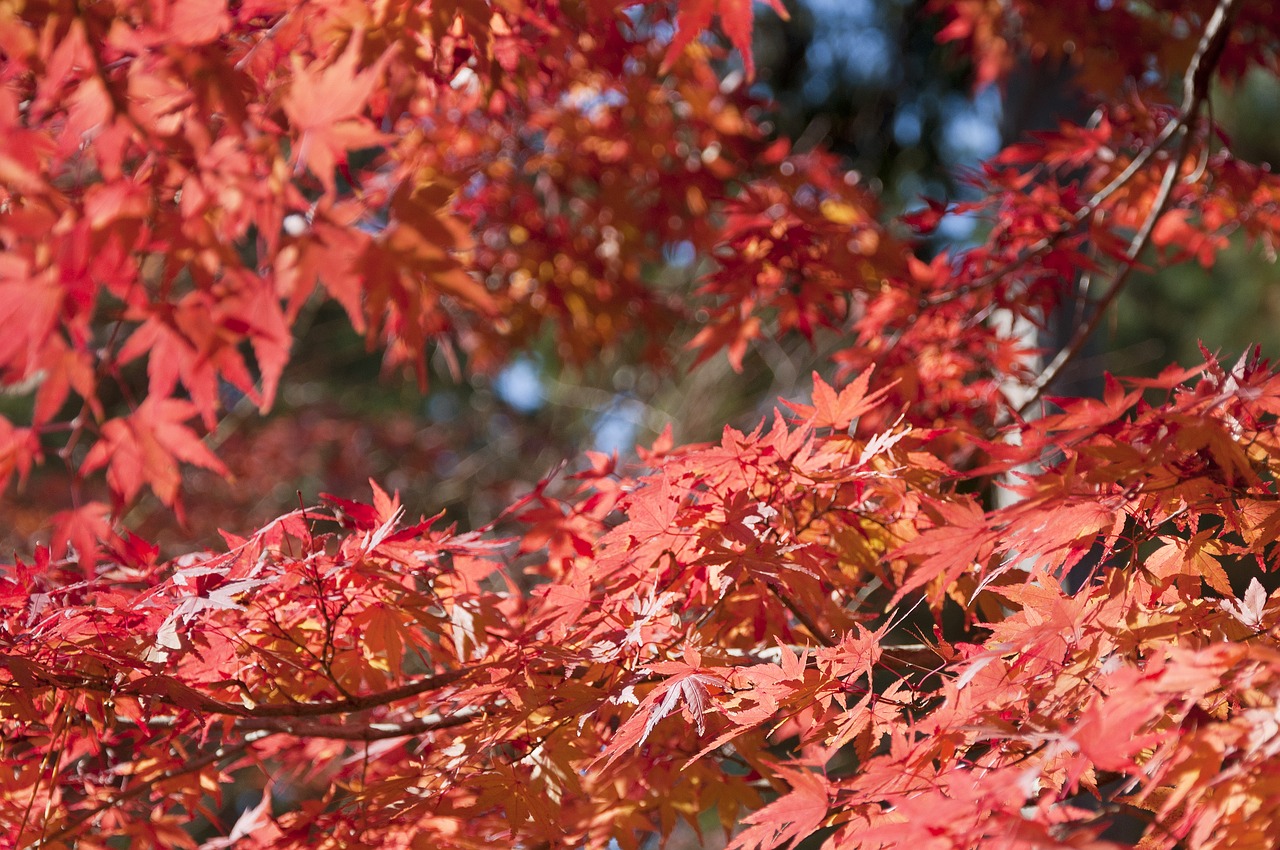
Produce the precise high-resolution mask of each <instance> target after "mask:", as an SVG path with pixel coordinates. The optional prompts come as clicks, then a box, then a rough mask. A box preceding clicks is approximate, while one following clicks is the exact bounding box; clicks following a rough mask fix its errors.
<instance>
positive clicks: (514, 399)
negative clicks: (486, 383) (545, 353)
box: [493, 357, 547, 413]
mask: <svg viewBox="0 0 1280 850" xmlns="http://www.w3.org/2000/svg"><path fill="white" fill-rule="evenodd" d="M493 391H494V392H495V393H497V394H498V398H500V399H502V400H503V401H504V402H506V403H507V404H508V405H510V406H511V407H512V408H513V409H515V410H518V411H519V412H521V413H533V412H535V411H537V410H538V409H539V408H541V407H542V406H543V405H544V404H545V403H546V400H547V398H546V392H545V391H544V389H543V386H542V370H541V369H540V368H539V367H538V364H537V363H535V362H534V361H533V360H531V359H529V358H527V357H520V358H518V359H516V360H513V361H512V362H511V363H509V364H508V365H507V366H506V368H504V369H503V370H502V371H501V372H499V373H498V377H497V378H495V379H494V381H493Z"/></svg>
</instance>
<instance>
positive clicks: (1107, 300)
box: [1017, 0, 1239, 416]
mask: <svg viewBox="0 0 1280 850" xmlns="http://www.w3.org/2000/svg"><path fill="white" fill-rule="evenodd" d="M1238 2H1239V0H1219V2H1218V5H1217V8H1215V9H1214V11H1213V15H1212V17H1210V18H1209V22H1208V23H1207V24H1206V25H1205V30H1204V34H1203V35H1202V36H1201V37H1200V43H1199V45H1198V46H1197V47H1196V52H1195V55H1194V56H1192V57H1191V63H1190V64H1189V65H1188V66H1187V71H1186V74H1185V75H1184V76H1183V99H1182V111H1181V113H1180V114H1179V116H1178V119H1177V120H1176V121H1175V122H1173V123H1171V124H1170V126H1173V127H1176V128H1177V129H1178V130H1179V131H1181V133H1182V143H1181V144H1180V145H1179V146H1178V150H1177V152H1176V153H1175V155H1174V157H1173V160H1172V161H1171V162H1170V163H1169V165H1168V167H1167V168H1166V169H1165V172H1164V177H1163V179H1162V180H1161V181H1160V188H1159V190H1158V191H1157V192H1156V196H1155V199H1154V200H1153V201H1152V205H1151V211H1150V212H1149V213H1147V217H1146V219H1145V220H1144V221H1143V223H1142V227H1140V228H1139V229H1138V232H1137V233H1135V234H1134V236H1133V239H1132V240H1131V241H1130V242H1129V248H1128V250H1126V251H1125V257H1124V263H1123V265H1122V267H1121V268H1120V269H1119V270H1118V271H1117V272H1116V275H1115V278H1114V279H1113V280H1112V281H1111V286H1110V287H1108V288H1107V291H1106V292H1105V293H1104V294H1103V296H1102V297H1101V298H1100V299H1098V301H1097V303H1096V304H1095V305H1094V312H1093V315H1092V316H1091V317H1090V319H1089V321H1088V322H1086V323H1085V324H1084V325H1082V326H1081V327H1080V328H1079V329H1078V330H1077V331H1076V333H1075V335H1074V336H1073V337H1072V338H1071V341H1070V342H1069V343H1068V344H1067V345H1066V346H1065V347H1064V348H1063V349H1062V350H1061V351H1059V352H1058V355H1057V356H1056V357H1054V359H1053V362H1051V363H1050V364H1049V365H1048V366H1047V367H1046V368H1045V369H1044V371H1042V372H1041V373H1040V376H1039V377H1038V378H1037V379H1036V381H1035V383H1033V384H1032V385H1031V387H1030V388H1029V389H1030V395H1029V397H1028V398H1027V399H1025V400H1024V401H1023V402H1022V403H1021V404H1019V405H1018V407H1017V412H1018V415H1020V416H1021V415H1023V414H1025V413H1026V412H1027V410H1029V409H1030V408H1031V406H1032V405H1034V404H1035V403H1036V402H1037V401H1039V399H1040V396H1041V394H1042V393H1043V392H1044V391H1045V389H1046V388H1047V387H1048V386H1049V385H1050V384H1051V383H1053V381H1054V380H1055V379H1056V378H1057V377H1058V376H1059V375H1061V374H1062V371H1063V370H1064V369H1065V368H1066V367H1067V366H1068V365H1070V364H1071V362H1072V361H1073V360H1075V358H1076V357H1077V356H1078V355H1079V354H1080V352H1081V351H1082V350H1083V349H1084V345H1085V343H1086V342H1087V341H1088V339H1089V337H1090V336H1092V335H1093V332H1094V330H1096V329H1097V327H1098V325H1099V323H1100V322H1101V321H1102V317H1103V316H1104V315H1105V314H1106V312H1107V308H1109V307H1110V306H1111V305H1112V304H1113V303H1114V302H1115V300H1116V298H1117V297H1119V295H1120V292H1121V290H1123V289H1124V285H1125V284H1126V283H1127V282H1128V280H1129V278H1130V276H1132V274H1133V271H1134V269H1135V268H1136V266H1137V259H1138V256H1139V255H1140V254H1141V253H1142V252H1143V251H1144V250H1145V249H1146V247H1147V245H1148V244H1149V243H1150V241H1151V234H1152V232H1153V231H1154V230H1155V226H1156V222H1157V221H1158V220H1159V219H1160V216H1162V215H1163V214H1164V212H1165V210H1166V209H1167V207H1168V205H1169V201H1170V199H1171V197H1172V195H1173V187H1174V184H1175V183H1176V182H1177V177H1178V173H1179V171H1180V170H1181V169H1182V163H1183V161H1184V160H1185V159H1186V157H1187V155H1188V154H1189V153H1190V151H1191V143H1192V141H1193V140H1194V138H1195V129H1196V124H1197V123H1198V119H1199V117H1200V112H1201V110H1202V109H1203V108H1204V104H1205V101H1206V100H1207V99H1208V96H1209V80H1210V79H1211V76H1212V73H1213V69H1214V68H1215V67H1216V65H1217V63H1218V60H1219V59H1220V58H1221V56H1222V50H1223V47H1224V46H1225V45H1226V41H1227V35H1228V34H1229V33H1230V26H1229V23H1230V21H1231V19H1232V18H1233V17H1234V16H1235V12H1236V8H1237V5H1238ZM1166 129H1167V128H1166Z"/></svg>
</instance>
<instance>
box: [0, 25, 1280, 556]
mask: <svg viewBox="0 0 1280 850" xmlns="http://www.w3.org/2000/svg"><path fill="white" fill-rule="evenodd" d="M787 5H788V7H789V9H790V11H791V17H790V20H789V21H783V20H781V19H779V18H778V17H776V16H775V15H773V14H772V13H770V12H767V11H762V13H761V16H760V18H759V20H758V21H757V29H756V62H757V66H758V69H759V72H758V77H757V80H756V82H755V84H754V85H755V89H754V92H755V93H757V94H758V95H759V96H760V98H761V99H762V101H763V102H764V103H765V104H766V105H765V106H764V107H763V108H765V109H768V110H769V112H770V118H769V121H770V123H771V132H773V133H776V134H777V135H779V136H785V137H788V138H790V139H791V140H792V141H793V144H794V146H795V147H796V148H798V149H800V150H802V151H803V150H808V149H812V148H817V147H827V148H830V149H831V150H833V151H835V152H837V153H838V154H840V155H841V156H842V157H844V158H846V159H847V160H848V162H849V163H850V165H851V166H852V167H853V168H855V169H856V170H857V171H858V172H859V173H860V174H861V178H860V179H862V180H864V181H867V182H868V183H869V185H870V187H871V188H872V189H874V190H875V191H876V192H877V194H879V195H881V197H882V198H883V203H884V213H885V215H886V216H889V215H894V214H897V213H900V212H904V211H908V210H911V209H913V208H916V207H918V206H920V205H921V204H922V203H923V198H926V197H928V198H934V199H942V200H959V199H964V198H966V197H971V194H970V193H972V192H973V191H974V190H973V189H972V187H971V184H970V183H969V182H968V181H966V179H965V176H966V174H967V173H968V172H969V170H970V169H972V168H974V167H975V166H976V165H977V163H978V162H979V161H980V160H981V159H983V158H985V157H988V156H990V155H992V154H994V153H995V152H996V151H997V150H999V148H1000V147H1001V146H1002V145H1003V144H1004V143H1006V142H1007V141H1011V140H1014V139H1016V138H1020V137H1022V136H1023V135H1024V134H1025V133H1027V132H1029V131H1031V130H1034V129H1043V128H1051V127H1053V126H1055V125H1056V124H1057V123H1058V122H1059V121H1061V120H1073V121H1086V120H1087V119H1088V115H1089V111H1090V106H1089V105H1088V104H1087V103H1084V102H1082V99H1081V98H1080V96H1079V95H1078V94H1077V93H1076V92H1075V91H1074V90H1073V88H1072V86H1071V76H1072V69H1071V68H1070V67H1049V66H1044V65H1043V64H1040V65H1038V64H1036V63H1034V62H1031V61H1030V60H1027V61H1026V66H1025V68H1024V69H1022V70H1021V71H1020V73H1018V74H1015V75H1014V77H1013V80H1012V81H1011V83H1010V85H1009V87H1008V88H1007V89H1006V90H1004V91H1000V90H997V89H995V88H988V89H985V90H982V91H978V92H974V91H973V90H972V86H971V75H970V72H969V69H968V68H967V67H966V65H965V63H964V62H962V61H959V60H958V59H957V58H956V57H955V56H954V55H953V54H954V52H953V51H952V50H951V49H950V48H946V47H941V46H939V45H938V44H937V42H936V39H935V35H936V33H937V29H938V27H939V26H940V23H941V22H940V21H939V20H938V19H936V18H934V17H932V16H930V15H929V14H928V13H927V10H926V8H925V3H923V2H918V0H911V2H903V0H788V4H787ZM730 61H731V64H729V65H728V66H726V67H725V69H724V73H725V74H726V77H733V75H738V78H739V79H740V77H741V68H740V67H739V66H735V65H734V64H732V62H733V61H735V60H730ZM1214 112H1215V116H1216V118H1217V119H1218V120H1219V121H1220V122H1221V123H1222V125H1223V127H1224V129H1225V130H1226V132H1227V133H1228V135H1229V136H1230V137H1232V138H1233V139H1234V145H1235V149H1236V151H1237V152H1238V153H1239V154H1240V155H1241V156H1243V157H1245V158H1248V159H1251V160H1253V161H1256V162H1268V163H1274V162H1277V161H1280V137H1277V136H1276V135H1275V134H1274V132H1272V129H1271V123H1272V120H1271V118H1272V116H1274V115H1276V114H1278V113H1280V87H1277V85H1276V83H1275V80H1274V79H1270V80H1269V79H1266V78H1264V77H1262V76H1258V77H1256V78H1250V79H1248V80H1247V81H1246V82H1245V83H1244V84H1243V85H1241V86H1239V87H1238V88H1237V89H1235V90H1233V91H1220V92H1217V93H1216V94H1215V97H1214ZM981 237H982V233H981V232H979V231H978V230H977V229H976V225H975V222H974V221H973V220H970V219H965V218H959V217H954V216H952V217H948V218H947V219H946V220H945V221H944V223H943V226H942V227H941V228H940V230H939V236H938V237H937V239H938V242H937V244H936V245H935V246H933V247H935V248H941V247H943V246H948V245H949V246H954V247H961V246H963V245H964V244H965V243H966V242H967V241H970V240H977V239H980V238H981ZM667 259H668V262H667V264H666V265H665V266H664V267H656V268H653V269H652V270H651V271H650V274H651V275H652V280H653V283H654V285H656V286H663V287H668V288H671V289H673V290H677V291H689V290H690V289H691V288H692V287H693V285H694V284H695V282H696V280H697V277H698V276H699V274H700V272H701V270H702V269H703V268H705V266H702V265H701V262H702V261H700V260H699V259H698V258H693V257H686V256H683V255H682V254H681V253H680V251H678V250H673V251H671V252H668V257H667ZM1153 260H1154V258H1153ZM1274 278H1275V269H1274V266H1273V265H1272V258H1271V257H1270V256H1269V255H1268V254H1267V252H1266V250H1265V249H1263V248H1261V247H1259V246H1247V245H1244V244H1237V245H1235V246H1234V247H1233V248H1232V250H1230V251H1229V252H1227V253H1226V254H1224V255H1223V256H1222V257H1221V259H1220V260H1219V262H1218V263H1217V264H1216V265H1215V266H1214V267H1212V268H1210V269H1204V268H1201V267H1200V266H1198V265H1196V264H1195V263H1194V261H1193V262H1189V263H1180V264H1178V265H1176V266H1171V267H1158V266H1155V265H1153V271H1152V273H1149V274H1145V275H1140V276H1135V279H1134V280H1132V282H1131V283H1130V284H1129V287H1128V291H1127V292H1126V293H1125V295H1124V298H1123V300H1122V301H1121V303H1120V305H1119V307H1118V309H1117V310H1116V311H1115V316H1114V317H1113V319H1112V320H1111V321H1109V322H1108V323H1107V324H1106V325H1104V331H1103V337H1102V338H1101V339H1099V340H1097V345H1096V347H1095V351H1094V354H1093V355H1092V356H1091V357H1089V358H1087V359H1086V360H1085V361H1083V362H1082V372H1083V375H1078V377H1082V376H1083V377H1088V376H1089V375H1093V376H1097V375H1100V374H1101V371H1102V370H1103V369H1104V368H1105V369H1108V370H1110V371H1114V372H1116V373H1118V374H1144V373H1151V372H1154V371H1158V369H1159V368H1160V367H1161V366H1162V365H1164V364H1166V363H1168V362H1171V361H1175V360H1176V361H1180V362H1183V363H1194V362H1197V361H1198V360H1199V359H1200V358H1199V355H1198V353H1197V347H1198V344H1199V342H1200V341H1203V343H1204V345H1205V346H1206V347H1207V348H1209V349H1210V350H1219V351H1221V352H1223V354H1224V356H1228V357H1229V356H1232V355H1233V354H1234V353H1237V352H1239V351H1240V350H1242V349H1243V348H1244V346H1245V345H1246V344H1248V343H1249V342H1251V341H1256V342H1260V343H1261V344H1262V346H1263V351H1264V354H1275V353H1277V352H1280V333H1278V332H1277V330H1276V327H1277V322H1276V319H1277V317H1280V289H1278V288H1277V287H1276V286H1275V285H1274V283H1275V280H1274ZM302 327H304V328H305V330H304V332H303V333H302V334H301V335H300V337H299V338H298V340H297V341H296V343H295V350H294V351H295V353H294V357H293V360H292V362H291V364H290V366H289V367H288V370H287V371H286V373H285V378H284V381H283V383H282V387H283V390H282V395H281V398H280V400H279V402H278V405H277V408H276V409H275V410H274V411H273V412H272V414H271V415H270V416H269V417H266V418H262V417H260V416H258V414H257V412H256V410H255V409H254V408H253V406H252V405H250V404H248V403H247V402H245V401H243V400H238V399H236V398H228V399H227V401H228V402H229V408H230V410H231V412H230V414H229V415H228V416H227V417H226V420H225V421H224V422H223V424H222V426H221V427H220V428H219V430H218V432H217V433H216V434H215V435H214V436H213V438H212V442H213V443H214V444H216V449H217V451H218V453H219V454H220V456H221V457H223V458H224V460H225V461H226V462H227V464H228V466H229V467H230V468H231V469H232V471H233V472H234V475H235V477H234V479H233V480H231V481H223V480H221V479H219V478H217V477H216V476H213V475H210V474H208V473H205V472H201V471H193V472H190V473H189V481H188V485H187V490H186V491H187V492H188V493H189V494H190V495H189V496H188V497H187V503H188V504H187V507H188V528H187V529H185V530H175V529H173V527H172V523H171V519H170V515H169V514H168V512H167V511H165V510H163V509H162V508H160V506H159V505H156V504H151V503H144V504H143V505H141V506H139V507H138V508H136V509H135V510H134V512H133V514H132V515H131V516H130V517H128V518H127V519H128V524H129V525H130V526H131V527H132V528H134V529H135V530H137V531H138V532H139V534H141V535H142V536H143V537H146V538H148V539H153V540H159V541H161V544H162V546H163V547H165V548H170V549H172V551H173V552H178V551H184V550H189V549H190V548H192V547H193V546H211V545H212V546H216V545H217V544H218V538H217V530H218V529H219V528H226V529H228V530H234V531H241V532H243V531H245V530H247V529H249V528H252V527H255V526H256V525H258V524H260V523H261V522H262V521H264V520H266V519H269V518H270V517H272V516H275V515H277V514H279V513H281V512H284V511H287V510H290V509H292V508H294V507H296V506H297V505H298V504H299V502H300V501H301V502H302V503H305V504H312V503H314V501H315V500H316V498H317V496H318V494H319V493H321V492H332V493H335V494H339V495H342V496H344V497H347V498H364V497H366V496H367V494H368V492H369V491H368V485H367V483H366V482H367V480H368V479H369V478H373V479H375V480H376V481H378V482H379V483H380V484H381V485H382V486H384V487H386V488H387V489H397V490H400V491H401V493H402V496H403V499H404V502H405V503H406V505H407V506H408V508H409V511H410V513H411V514H419V513H421V514H426V515H431V514H434V513H437V512H439V511H442V510H443V511H445V513H446V516H447V518H448V519H449V520H450V521H455V522H458V523H459V524H460V525H461V526H463V527H477V526H480V525H483V524H485V523H487V522H489V521H490V520H492V519H493V518H494V517H496V516H498V515H499V514H500V512H501V511H502V509H503V508H504V507H506V506H507V505H509V504H511V502H512V501H513V500H514V499H515V498H517V497H518V496H519V495H520V494H521V493H523V492H526V491H527V490H528V489H529V488H531V487H532V486H534V485H535V484H536V482H537V481H538V480H539V479H540V478H542V477H543V476H545V475H546V474H548V473H549V472H551V471H552V470H554V469H556V468H557V467H558V466H559V465H560V464H562V463H563V462H564V461H566V460H569V461H570V462H581V460H580V458H581V456H582V453H583V451H584V450H588V449H594V450H598V451H604V452H618V453H619V454H621V455H623V456H626V455H628V454H631V453H632V452H633V449H632V447H633V446H634V445H635V444H636V443H637V442H638V443H640V444H647V443H650V442H652V441H653V440H654V439H655V438H656V437H657V436H658V435H659V434H660V433H661V432H662V430H663V429H664V428H665V427H667V426H671V428H672V429H673V436H674V438H675V440H676V441H677V443H680V442H691V441H703V440H714V439H717V438H718V437H719V433H720V430H721V428H722V427H723V426H724V424H726V423H728V424H732V425H734V426H735V427H739V428H747V429H749V428H751V427H753V426H754V425H755V424H756V423H757V422H758V421H759V420H760V418H761V417H762V416H764V415H767V414H768V413H769V412H770V411H771V410H772V408H773V407H774V405H775V404H776V400H777V398H778V397H779V396H782V397H799V396H802V395H805V394H806V393H807V389H806V388H807V387H808V385H809V374H810V372H811V371H812V370H813V369H815V368H825V363H824V347H825V346H827V345H830V343H831V342H832V341H831V340H829V339H828V340H825V341H824V339H823V338H822V337H819V338H818V339H817V340H816V341H815V343H813V344H810V343H808V342H806V341H804V340H800V339H795V340H788V341H784V342H782V343H773V342H764V343H762V344H761V345H760V346H759V347H758V348H757V349H756V350H755V351H753V352H752V353H751V354H750V355H749V356H748V358H747V360H746V362H745V367H744V370H743V372H742V373H741V374H738V373H735V372H733V371H732V370H731V369H730V367H729V365H728V363H727V362H726V361H725V359H724V357H723V356H719V357H716V358H714V359H712V360H711V361H710V362H708V363H705V364H703V365H701V366H700V367H699V368H697V369H696V370H695V369H690V368H689V367H690V365H691V362H692V358H691V357H686V358H684V359H678V360H677V362H675V364H674V368H669V369H665V370H661V371H658V370H655V369H653V368H650V367H647V366H640V365H636V364H637V362H638V360H639V358H631V357H628V356H627V354H626V353H625V352H619V353H614V354H609V355H602V357H601V358H600V359H599V360H598V361H597V362H595V363H593V364H591V365H590V366H589V367H587V368H583V369H573V370H571V369H568V368H565V367H562V366H561V365H560V364H558V363H557V362H556V361H555V358H554V356H553V354H552V352H553V348H552V345H551V344H550V342H549V341H548V342H546V343H545V344H542V345H535V346H534V347H533V349H532V350H529V351H528V352H526V353H525V354H524V355H522V356H520V357H519V358H518V359H516V360H514V361H512V362H510V363H509V364H507V365H506V366H505V367H504V368H503V370H502V371H500V372H498V373H496V374H492V375H476V376H473V377H470V378H466V379H463V378H459V377H458V376H456V375H455V374H453V373H452V370H451V369H450V367H449V365H448V363H447V361H446V358H444V357H443V356H440V357H437V358H436V359H435V360H433V362H432V364H431V366H432V370H431V371H432V374H431V376H430V384H429V387H428V389H427V391H426V392H425V393H423V392H420V391H419V389H418V387H417V385H416V383H415V382H414V381H413V380H412V379H410V378H408V377H406V376H403V375H399V374H392V375H386V374H383V373H382V367H381V363H382V358H381V354H380V353H379V352H369V351H368V350H367V349H366V347H365V344H364V341H363V340H362V339H361V338H360V337H358V336H357V335H356V334H355V333H353V332H352V331H351V329H350V327H349V324H348V322H347V320H346V318H345V317H344V316H343V315H342V314H341V311H340V310H339V309H337V308H335V307H334V306H333V305H328V306H324V307H319V308H317V309H315V311H314V313H313V314H312V315H311V316H310V317H309V321H308V322H306V323H304V325H303V326H302ZM684 342H685V340H684V339H674V340H671V341H670V345H671V347H672V349H673V350H679V347H680V346H681V345H682V344H683V343H684ZM1044 344H1045V345H1046V347H1052V345H1053V341H1052V340H1051V339H1048V338H1046V339H1045V340H1044ZM464 371H465V370H464ZM21 401H22V400H21V399H13V398H0V412H5V413H18V412H17V411H10V410H8V409H6V407H5V406H6V405H15V404H20V403H21ZM68 476H69V472H68V470H67V469H66V468H65V467H64V468H61V469H60V468H59V466H58V464H57V463H56V462H55V463H49V464H46V465H45V466H44V467H43V468H41V469H40V470H38V471H37V472H36V473H34V474H33V475H32V477H31V479H30V480H29V481H28V482H27V484H26V487H25V488H24V489H22V490H21V491H18V492H10V493H9V494H7V495H6V496H5V497H4V501H3V503H0V511H2V512H3V513H2V514H0V515H2V516H4V517H5V518H6V520H7V521H5V522H3V523H0V545H4V546H5V547H6V549H7V550H8V551H18V552H22V551H28V550H29V548H30V545H31V543H32V542H33V541H38V540H40V539H41V535H42V534H47V530H46V529H42V528H40V525H39V523H40V521H41V520H42V518H44V517H47V516H48V515H49V514H50V513H51V512H52V511H53V510H58V509H61V508H64V507H67V505H65V504H63V502H64V501H65V494H66V493H67V492H68V487H67V478H68ZM104 497H105V493H94V492H81V493H80V494H79V496H78V498H79V499H80V500H81V501H84V500H88V499H91V498H98V499H102V498H104ZM170 554H171V553H170Z"/></svg>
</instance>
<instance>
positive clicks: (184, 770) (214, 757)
mask: <svg viewBox="0 0 1280 850" xmlns="http://www.w3.org/2000/svg"><path fill="white" fill-rule="evenodd" d="M271 734H273V733H272V732H268V731H263V732H256V733H253V734H250V735H246V736H245V739H244V740H243V741H241V742H240V743H238V744H233V745H230V746H222V747H218V748H217V749H216V750H214V751H212V752H209V753H205V754H204V755H203V756H200V757H199V758H196V759H193V760H191V761H188V762H185V763H183V765H182V766H181V767H175V768H173V769H172V770H166V771H164V772H163V773H161V774H160V775H158V776H155V777H153V778H151V779H149V780H146V781H141V782H137V783H135V784H134V785H133V786H132V787H131V788H129V789H128V790H126V791H121V792H120V793H119V794H116V795H115V796H114V797H111V798H110V799H107V800H104V801H102V802H101V803H99V804H98V805H96V806H94V807H93V808H92V809H89V810H88V811H85V812H81V813H80V814H79V815H77V816H76V817H74V818H72V819H70V820H69V821H68V822H67V823H66V825H64V826H63V827H62V828H61V829H59V830H58V831H57V832H54V833H53V834H51V835H47V836H43V837H41V838H40V839H39V840H38V841H36V842H35V843H33V844H28V845H27V846H26V850H37V848H40V847H44V846H47V845H48V844H51V843H53V842H56V841H58V840H59V839H62V838H65V837H66V836H68V835H70V834H71V833H73V832H75V831H76V830H77V829H79V828H80V827H81V826H83V825H84V824H85V823H87V822H88V821H90V820H92V819H93V818H95V817H97V816H98V815H100V814H102V813H103V812H105V811H107V810H108V809H113V808H115V807H117V806H119V805H120V804H121V803H124V802H127V801H128V800H131V799H133V798H134V797H139V796H141V795H142V794H145V793H146V792H148V791H150V790H151V789H152V788H154V787H155V785H156V783H158V782H166V781H168V780H170V779H173V778H175V777H178V776H183V775H185V774H188V773H194V772H195V771H197V770H203V769H204V768H206V767H208V766H209V765H211V764H215V763H217V762H219V761H222V760H223V759H228V758H233V757H236V756H239V755H240V754H241V753H243V752H244V751H245V750H247V749H248V748H249V747H251V746H253V745H254V744H255V743H257V742H258V741H260V740H262V739H263V738H266V737H267V736H268V735H271Z"/></svg>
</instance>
